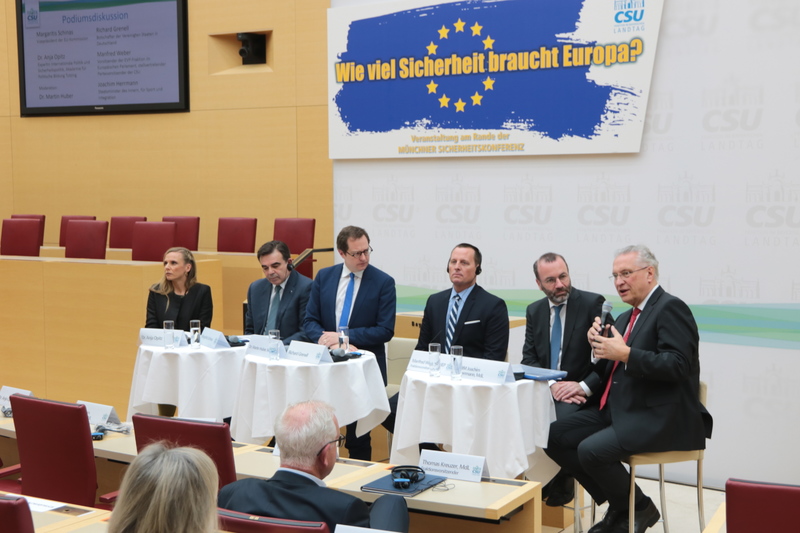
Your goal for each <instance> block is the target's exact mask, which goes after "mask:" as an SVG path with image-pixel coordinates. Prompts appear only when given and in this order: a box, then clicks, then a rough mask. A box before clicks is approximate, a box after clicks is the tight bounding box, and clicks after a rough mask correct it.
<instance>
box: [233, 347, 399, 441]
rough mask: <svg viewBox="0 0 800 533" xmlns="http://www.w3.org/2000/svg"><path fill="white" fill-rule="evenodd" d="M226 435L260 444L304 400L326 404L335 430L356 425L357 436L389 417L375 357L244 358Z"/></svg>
mask: <svg viewBox="0 0 800 533" xmlns="http://www.w3.org/2000/svg"><path fill="white" fill-rule="evenodd" d="M237 391H238V392H237V396H236V402H235V404H234V408H233V420H232V422H231V433H232V436H233V438H234V439H235V440H237V441H240V442H247V443H252V444H261V443H263V442H265V441H266V440H268V439H270V438H271V437H273V436H274V435H275V429H274V425H275V420H276V419H277V417H278V416H279V415H280V414H281V413H282V412H283V410H284V409H285V408H286V406H287V405H289V404H292V403H297V402H302V401H305V400H321V401H324V402H327V403H329V404H331V405H332V406H333V407H334V409H335V410H336V417H337V418H338V420H339V424H340V425H341V426H345V425H347V424H350V423H352V422H358V423H357V425H356V433H357V434H358V435H363V434H365V433H367V432H369V431H370V430H371V429H372V428H374V427H375V426H377V425H378V424H380V423H381V422H382V421H383V420H384V419H385V418H386V417H387V416H388V415H389V401H388V399H387V397H386V389H385V387H384V384H383V378H382V377H381V371H380V368H379V367H378V362H377V360H376V359H375V355H374V354H372V353H369V352H365V353H364V355H362V356H361V357H359V358H358V359H350V360H348V361H346V362H341V363H321V364H319V365H310V364H306V363H298V362H295V361H291V360H287V359H281V360H280V361H269V360H267V359H266V358H263V357H260V356H255V355H248V356H246V357H245V361H244V367H243V369H242V373H241V381H240V382H239V385H238V387H237Z"/></svg>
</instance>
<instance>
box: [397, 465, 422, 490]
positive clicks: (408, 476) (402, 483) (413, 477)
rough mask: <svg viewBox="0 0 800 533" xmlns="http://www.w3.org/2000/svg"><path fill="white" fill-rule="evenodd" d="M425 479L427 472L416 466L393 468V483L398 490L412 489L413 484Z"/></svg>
mask: <svg viewBox="0 0 800 533" xmlns="http://www.w3.org/2000/svg"><path fill="white" fill-rule="evenodd" d="M423 479H425V471H424V470H423V469H421V468H420V467H418V466H414V465H400V466H396V467H394V468H392V483H393V484H394V488H396V489H407V488H410V487H411V485H412V483H419V482H420V481H422V480H423Z"/></svg>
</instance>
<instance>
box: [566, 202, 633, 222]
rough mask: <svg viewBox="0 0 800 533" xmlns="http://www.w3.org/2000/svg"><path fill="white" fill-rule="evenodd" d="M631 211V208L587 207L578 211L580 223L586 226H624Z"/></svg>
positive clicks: (617, 206)
mask: <svg viewBox="0 0 800 533" xmlns="http://www.w3.org/2000/svg"><path fill="white" fill-rule="evenodd" d="M630 211H631V208H630V206H619V205H585V206H583V207H581V209H580V211H578V222H580V223H581V224H583V225H584V226H608V225H609V224H610V225H612V226H624V225H625V224H626V223H627V222H628V215H629V214H630Z"/></svg>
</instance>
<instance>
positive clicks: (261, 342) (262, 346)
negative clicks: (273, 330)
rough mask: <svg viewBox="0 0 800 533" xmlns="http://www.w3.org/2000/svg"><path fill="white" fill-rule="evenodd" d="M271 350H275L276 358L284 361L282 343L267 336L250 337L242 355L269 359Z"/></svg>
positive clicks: (284, 354)
mask: <svg viewBox="0 0 800 533" xmlns="http://www.w3.org/2000/svg"><path fill="white" fill-rule="evenodd" d="M240 338H241V337H240ZM272 350H277V353H278V357H280V358H281V359H286V348H285V347H284V346H283V342H281V341H280V340H278V339H273V338H272V337H269V336H267V335H250V342H248V343H247V348H246V349H245V352H244V353H245V354H246V355H258V356H261V357H266V358H269V356H270V351H272Z"/></svg>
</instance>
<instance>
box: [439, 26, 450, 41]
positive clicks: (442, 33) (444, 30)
mask: <svg viewBox="0 0 800 533" xmlns="http://www.w3.org/2000/svg"><path fill="white" fill-rule="evenodd" d="M448 33H450V30H448V29H447V28H446V27H444V26H442V27H441V28H440V29H439V39H447V34H448Z"/></svg>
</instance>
